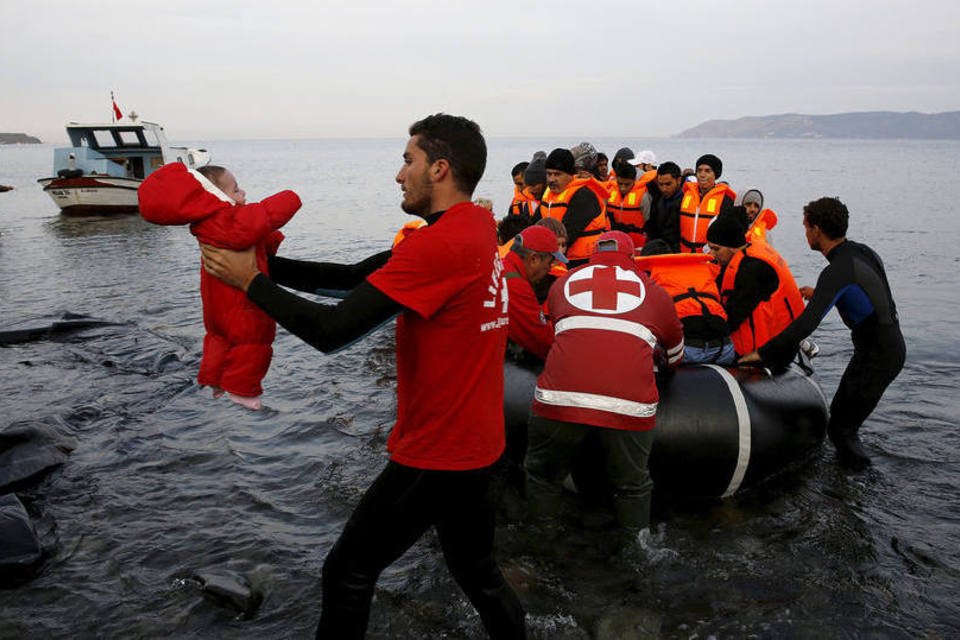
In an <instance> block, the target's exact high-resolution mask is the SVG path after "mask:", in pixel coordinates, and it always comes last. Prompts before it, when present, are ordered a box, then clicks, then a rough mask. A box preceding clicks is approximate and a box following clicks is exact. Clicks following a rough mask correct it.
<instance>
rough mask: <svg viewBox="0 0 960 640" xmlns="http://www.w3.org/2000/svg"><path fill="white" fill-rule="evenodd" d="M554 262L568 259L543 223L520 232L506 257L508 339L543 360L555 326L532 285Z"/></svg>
mask: <svg viewBox="0 0 960 640" xmlns="http://www.w3.org/2000/svg"><path fill="white" fill-rule="evenodd" d="M554 261H558V262H562V263H566V262H567V259H566V258H565V257H564V255H563V254H562V253H561V252H560V244H559V242H558V241H557V234H555V233H554V232H553V231H551V230H550V229H548V228H547V227H545V226H540V225H534V226H532V227H527V228H526V229H524V230H523V231H521V232H520V233H519V234H517V236H516V237H515V238H514V241H513V245H512V246H511V247H510V251H509V252H508V253H507V255H506V256H504V258H503V275H504V277H505V278H506V279H507V293H508V296H509V303H508V311H507V313H508V316H509V318H510V323H509V324H508V325H507V338H508V340H509V341H510V342H512V343H514V344H515V345H516V346H517V347H519V348H521V349H523V350H524V351H526V352H527V353H530V354H533V355H534V356H536V357H537V358H539V359H540V360H546V358H547V352H548V351H549V350H550V344H551V343H552V342H553V326H552V325H551V324H550V323H549V322H548V321H547V319H546V317H545V316H544V314H543V307H542V306H541V305H540V303H539V302H537V296H536V294H534V291H533V285H535V284H536V283H538V282H540V281H541V280H543V279H544V278H545V277H546V275H547V274H548V273H549V272H550V267H551V266H552V265H553V263H554ZM508 349H510V347H509V346H508Z"/></svg>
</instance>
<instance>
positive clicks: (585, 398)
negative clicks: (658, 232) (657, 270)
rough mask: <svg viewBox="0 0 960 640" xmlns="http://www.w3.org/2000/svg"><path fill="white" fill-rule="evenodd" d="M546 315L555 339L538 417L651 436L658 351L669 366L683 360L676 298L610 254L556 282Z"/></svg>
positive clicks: (536, 405)
mask: <svg viewBox="0 0 960 640" xmlns="http://www.w3.org/2000/svg"><path fill="white" fill-rule="evenodd" d="M547 307H548V309H549V311H550V317H551V318H552V319H553V323H554V325H553V327H554V335H555V337H554V342H553V346H552V347H551V348H550V353H549V354H548V355H547V362H546V365H545V366H544V369H543V373H542V374H541V375H540V378H539V379H538V380H537V388H536V391H535V394H534V401H533V413H534V414H535V415H538V416H541V417H543V418H548V419H551V420H560V421H563V422H576V423H579V424H589V425H594V426H598V427H606V428H609V429H628V430H632V431H646V430H649V429H652V428H653V426H654V420H655V416H656V412H657V402H658V401H659V394H658V392H657V385H656V380H655V379H654V373H653V372H654V353H655V350H656V349H657V345H659V346H660V348H661V349H662V350H663V355H664V359H665V360H666V364H667V366H671V367H672V366H675V365H677V364H679V363H680V360H681V358H683V328H682V327H681V325H680V320H678V319H677V312H676V311H675V310H674V306H673V300H671V299H670V295H669V294H667V292H666V291H664V290H663V289H661V288H660V287H659V286H658V285H656V284H654V283H653V282H652V281H651V280H649V279H648V278H647V276H646V274H642V273H639V272H638V271H637V270H636V267H635V266H634V264H633V260H632V259H631V257H630V256H627V255H623V254H619V253H613V252H603V253H595V254H594V255H593V257H591V258H590V262H589V263H587V264H586V265H584V266H582V267H580V268H579V269H574V270H573V271H571V272H570V273H569V274H568V275H566V276H564V277H562V278H560V279H559V280H557V281H556V282H555V283H554V284H553V286H552V287H551V288H550V293H549V295H548V297H547Z"/></svg>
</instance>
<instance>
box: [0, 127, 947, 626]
mask: <svg viewBox="0 0 960 640" xmlns="http://www.w3.org/2000/svg"><path fill="white" fill-rule="evenodd" d="M577 142H580V140H579V139H576V138H568V139H491V140H489V141H488V143H489V148H490V153H489V160H488V165H487V171H486V174H485V177H484V179H483V181H482V182H481V183H480V185H479V187H478V189H477V192H476V194H475V195H477V196H483V197H488V198H491V199H492V200H493V201H494V206H495V208H496V211H497V213H498V215H502V214H503V213H504V212H505V211H506V208H507V206H508V204H509V200H510V197H511V194H512V184H511V178H510V175H509V172H510V168H511V167H512V166H513V165H514V164H515V163H516V162H519V161H522V160H529V159H530V157H531V156H532V154H533V152H534V151H537V150H544V151H547V152H549V151H550V150H551V149H552V148H553V147H556V146H565V147H569V146H572V145H573V144H576V143H577ZM593 142H594V143H595V144H596V145H597V146H598V147H599V148H601V149H602V150H604V151H605V152H606V153H607V155H608V156H611V157H612V156H613V152H615V151H616V149H617V148H619V147H621V146H625V145H626V146H631V147H632V148H633V149H634V150H635V151H638V150H639V149H641V148H650V149H653V150H654V151H655V152H656V154H657V157H658V159H659V160H660V161H661V162H662V161H665V160H675V161H676V162H677V163H678V164H680V165H681V166H683V167H688V166H691V165H692V164H693V162H694V160H695V159H696V158H697V157H698V156H699V155H701V154H703V153H714V154H716V155H718V156H720V157H721V158H722V159H723V162H724V171H723V175H722V179H724V180H728V181H729V182H730V183H731V185H732V186H733V188H734V189H735V190H738V191H743V190H745V189H747V188H751V187H753V188H759V189H760V190H761V191H762V192H763V193H764V196H765V198H766V200H765V205H766V206H768V207H770V208H772V209H774V210H775V211H776V212H777V213H778V215H779V217H780V224H779V225H778V227H777V228H776V229H775V230H774V231H773V232H772V238H773V242H774V244H775V246H776V247H777V248H778V250H779V251H780V252H781V253H782V254H783V256H784V257H785V258H786V259H787V260H788V261H789V263H790V265H791V267H792V268H793V271H794V273H795V275H796V278H797V281H798V283H799V284H801V285H803V284H810V285H813V284H814V283H815V279H816V276H817V274H818V273H819V271H820V269H822V267H823V266H824V264H825V261H824V259H823V257H822V256H821V255H820V254H819V253H814V252H812V251H810V250H809V249H808V247H807V246H806V243H805V241H804V236H803V232H802V226H801V211H802V207H803V205H804V204H805V203H806V202H808V201H810V200H812V199H815V198H817V197H820V196H823V195H830V196H839V197H840V198H841V199H842V200H844V201H845V202H846V203H847V205H848V206H849V208H850V211H851V226H850V232H849V237H850V238H852V239H855V240H858V241H862V242H865V243H867V244H869V245H870V246H872V247H873V248H874V249H876V250H877V251H878V253H879V254H880V255H881V256H882V257H883V259H884V261H885V264H886V268H887V273H888V275H889V278H890V283H891V286H892V288H893V292H894V296H895V298H896V301H897V305H898V308H899V311H900V318H901V323H902V326H903V331H904V334H905V336H906V342H907V353H908V355H907V364H906V367H905V369H904V371H903V373H902V374H901V375H900V377H899V378H898V379H897V380H896V381H895V382H894V383H893V385H892V386H891V387H890V389H889V390H888V391H887V394H886V395H885V397H884V399H883V401H882V402H881V403H880V406H879V407H878V408H877V409H876V411H874V413H873V415H872V416H871V417H870V419H869V420H868V421H867V423H866V425H865V426H864V428H863V440H864V443H865V446H866V449H867V451H868V453H869V454H870V455H871V457H872V458H873V460H874V466H873V468H872V469H871V470H869V471H868V472H866V473H863V474H849V473H846V472H844V471H843V470H841V469H840V468H839V467H838V466H837V464H836V463H835V459H834V455H833V451H832V449H831V448H830V446H829V445H825V446H824V447H823V449H822V450H821V451H820V452H819V453H818V454H817V455H816V456H815V457H814V458H813V459H812V460H811V461H810V462H809V463H808V464H807V465H804V466H802V467H801V468H800V469H797V470H793V471H791V472H790V473H787V474H786V475H785V476H784V477H782V478H778V479H776V480H775V481H774V482H771V483H769V484H768V485H765V486H762V487H760V488H759V489H757V490H755V491H752V492H750V493H747V494H745V495H742V496H737V497H734V498H733V499H730V500H727V501H724V502H712V503H707V504H698V505H661V506H660V508H658V510H657V511H656V512H655V523H654V527H653V530H652V531H651V532H650V533H649V535H645V536H644V537H643V538H642V539H641V540H640V541H638V543H637V545H636V548H635V549H633V550H632V552H631V553H627V554H626V555H624V554H623V553H622V552H621V553H617V554H615V555H612V551H611V546H610V545H609V544H608V540H607V538H608V536H609V535H610V534H609V532H608V531H607V530H605V529H604V528H603V527H602V526H597V525H596V524H595V523H593V522H592V521H591V520H590V519H589V518H586V519H576V518H571V519H566V520H563V521H560V522H558V523H557V525H556V528H555V530H554V531H552V532H548V534H552V535H547V536H543V535H542V534H543V532H542V531H535V530H533V529H531V528H530V527H529V526H527V525H526V524H525V520H524V517H523V507H522V503H521V504H513V505H512V508H511V509H509V510H506V511H505V512H504V513H503V514H502V518H501V524H500V526H499V528H498V532H497V551H498V559H499V562H500V564H501V566H502V567H503V569H504V572H505V574H506V575H507V577H508V579H509V580H510V581H511V583H512V584H513V585H514V588H515V589H516V590H517V592H518V593H519V595H520V598H521V600H522V601H523V603H524V605H525V607H526V609H527V611H528V612H529V627H530V636H531V637H532V638H544V639H546V638H551V639H553V638H586V637H603V638H617V637H658V636H659V637H669V638H692V637H698V638H705V637H717V638H723V637H830V636H833V637H836V636H843V637H854V636H865V637H891V638H901V637H902V638H912V637H917V636H932V637H951V636H954V637H955V636H957V635H958V634H960V600H958V598H957V588H958V586H960V500H958V485H960V482H958V480H960V454H958V453H957V452H958V450H960V435H958V430H957V417H956V414H957V408H958V406H960V403H958V397H960V383H958V377H957V374H958V371H960V365H958V355H960V348H958V346H957V345H958V338H960V328H958V326H960V325H958V322H957V318H958V317H960V303H958V291H960V288H958V286H957V284H956V281H957V279H958V278H957V270H958V267H960V258H958V255H960V254H958V245H960V243H958V240H960V233H958V226H957V219H956V215H955V212H954V211H953V210H952V205H953V201H954V199H955V198H954V197H953V191H954V189H952V188H950V189H948V188H947V187H948V186H949V185H952V184H953V182H954V181H955V180H956V177H957V176H958V175H960V143H957V142H910V141H908V142H896V141H893V142H891V141H883V142H878V141H845V140H829V141H828V140H799V141H798V140H776V141H761V140H744V141H731V140H680V139H635V138H634V139H624V140H593ZM188 144H191V145H195V146H203V147H206V148H207V149H208V150H209V151H210V152H211V154H212V156H213V159H214V162H215V163H217V164H222V165H225V166H227V167H229V168H230V169H231V170H232V171H233V172H234V174H235V175H236V176H237V178H238V179H239V182H240V186H241V187H242V188H244V189H246V191H247V193H248V197H249V198H250V199H251V200H256V199H259V198H261V197H264V196H266V195H269V194H271V193H274V192H276V191H278V190H280V189H286V188H291V189H294V190H296V191H297V193H299V194H300V197H301V198H302V199H303V203H304V205H303V208H302V209H301V210H300V212H299V213H298V214H297V215H296V217H295V218H294V219H293V220H292V221H291V222H290V223H289V224H288V225H287V226H286V227H285V228H284V230H283V231H284V233H285V234H286V236H287V237H286V240H285V241H284V243H283V245H282V247H281V254H282V255H285V256H289V257H294V258H302V259H308V260H336V261H344V262H352V261H358V260H360V259H362V258H364V257H366V256H368V255H370V254H372V253H374V252H377V251H380V250H382V249H383V248H386V247H387V246H388V245H389V242H390V240H391V238H392V236H393V234H394V233H395V231H396V230H397V229H398V228H399V227H400V226H401V225H402V224H403V223H404V222H406V221H407V220H408V217H407V216H406V215H405V214H403V213H402V212H401V210H400V208H399V201H400V192H399V188H398V186H397V185H396V183H395V181H394V176H395V175H396V172H397V170H398V169H399V167H400V164H401V154H402V151H403V145H404V139H403V138H400V137H398V138H397V139H390V140H282V141H198V142H188ZM51 164H52V149H51V147H50V146H47V145H43V146H19V147H0V184H10V185H12V186H14V187H15V190H14V191H11V192H8V193H3V194H0V314H2V316H0V318H2V324H8V323H12V322H17V321H20V320H25V319H31V318H34V319H41V320H42V319H43V318H50V317H52V316H54V315H56V314H59V313H61V312H64V311H70V312H74V313H82V314H87V315H90V316H95V317H97V318H100V319H103V320H107V321H110V322H113V323H116V324H115V325H110V326H102V327H97V328H93V329H89V330H87V331H83V332H80V333H78V334H76V335H72V336H63V337H59V338H56V339H53V340H43V341H37V342H32V343H27V344H21V345H16V346H10V347H6V348H0V428H2V427H6V426H8V425H11V424H16V423H23V422H30V421H38V422H42V423H45V424H48V425H52V426H54V427H55V428H57V429H60V430H62V431H64V432H66V433H69V434H70V435H72V436H74V437H75V438H76V439H77V441H78V442H79V446H78V448H77V449H76V450H75V451H74V452H73V454H72V455H71V457H70V459H69V460H68V462H67V463H66V464H65V465H64V466H63V467H62V468H60V469H58V470H55V471H54V472H52V473H51V474H49V475H48V476H47V477H46V478H45V479H44V480H43V481H42V482H40V483H39V484H37V485H35V486H33V487H30V488H27V489H25V490H24V491H21V492H20V493H19V495H20V497H21V499H22V500H23V501H24V503H25V504H26V505H27V507H28V510H29V511H30V513H31V515H32V516H33V517H34V520H35V522H36V524H37V527H38V532H39V534H40V537H41V540H42V541H43V544H44V546H45V547H46V549H47V551H48V552H49V559H48V560H47V562H46V564H45V565H44V568H43V570H42V572H41V573H40V575H39V576H38V577H36V578H35V579H34V580H33V581H31V582H29V583H27V584H25V585H23V586H20V587H18V588H16V589H12V590H6V591H0V638H39V637H77V638H94V637H96V638H159V637H176V638H257V639H262V638H304V637H312V633H313V628H314V626H315V624H316V621H317V619H318V616H319V604H320V601H321V589H320V584H319V577H320V572H321V567H322V564H323V559H324V557H325V555H326V553H327V551H328V550H329V549H330V547H331V545H332V544H333V542H334V541H335V539H336V537H337V535H338V534H339V532H340V530H341V529H342V527H343V524H344V522H345V520H346V518H347V517H348V516H349V514H350V512H351V510H352V508H353V507H354V506H355V505H356V503H357V500H358V498H359V497H360V495H361V494H362V492H363V491H364V489H365V488H366V487H367V486H368V485H369V484H370V482H371V480H372V479H373V478H374V477H375V476H376V474H377V473H378V472H379V470H380V469H381V468H382V467H383V465H384V463H385V461H386V456H385V442H386V438H387V435H388V433H389V431H390V428H391V426H392V424H393V420H394V415H395V410H396V404H395V372H394V356H393V335H392V328H391V327H387V328H384V329H381V330H379V331H377V332H376V333H374V334H373V335H371V336H369V337H367V338H366V339H364V340H362V341H360V342H359V343H357V344H356V345H354V346H352V347H351V348H349V349H346V350H344V351H342V352H340V353H337V354H335V355H331V356H327V355H323V354H320V353H319V352H316V351H315V350H313V349H312V348H310V347H309V346H307V345H305V344H303V343H301V342H300V341H299V340H298V339H296V338H294V337H292V336H290V335H289V334H288V333H286V332H285V331H283V330H280V331H279V332H278V337H277V340H276V342H275V344H274V348H275V355H274V361H273V364H272V367H271V369H270V372H269V374H268V375H267V377H266V379H265V380H264V388H265V395H264V402H265V404H266V406H267V409H266V410H264V411H262V412H259V413H252V412H248V411H246V410H244V409H241V408H239V407H237V406H235V405H233V404H231V403H230V402H229V401H226V400H224V399H221V400H219V401H217V400H213V399H212V398H211V397H210V394H209V390H207V389H199V388H198V387H197V385H196V382H195V377H196V372H197V367H198V363H199V359H200V354H201V339H202V335H203V332H202V324H201V306H200V299H199V292H198V281H199V260H198V252H197V246H196V241H195V240H194V238H193V237H192V236H191V235H190V234H189V232H188V231H187V229H185V228H182V227H158V226H153V225H150V224H147V223H145V222H143V221H142V220H141V219H140V218H139V217H136V216H123V217H113V218H109V217H106V218H99V217H90V218H81V219H76V218H69V217H65V216H62V215H61V214H60V213H59V212H58V210H57V208H56V207H55V205H54V204H53V203H52V201H50V199H49V198H48V197H47V196H46V195H45V194H44V193H42V191H41V190H40V187H39V186H38V185H37V184H36V182H35V180H36V178H39V177H44V176H46V175H48V174H49V172H50V167H51ZM454 259H456V258H455V256H451V260H454ZM814 339H815V340H816V341H817V342H818V344H819V346H820V348H821V352H820V356H819V357H818V358H817V359H816V361H815V364H816V369H817V373H818V375H819V378H820V381H821V383H822V385H823V388H824V391H825V392H826V394H827V395H828V397H829V396H832V394H833V392H834V390H835V389H836V386H837V383H838V381H839V377H840V375H841V373H842V371H843V367H844V365H845V363H846V361H847V360H848V358H849V357H850V355H851V344H850V340H849V334H848V332H847V330H846V328H845V327H844V326H843V324H842V323H841V322H840V320H839V318H838V317H837V316H836V313H835V312H832V313H831V314H830V315H829V316H828V317H827V318H826V320H825V321H824V322H823V324H822V325H821V327H820V328H819V329H818V330H817V332H816V333H815V334H814ZM695 472H696V469H690V473H695ZM203 572H214V573H221V574H226V575H232V576H239V577H242V579H244V580H246V581H247V582H249V583H250V584H251V585H252V586H253V588H254V589H255V590H256V591H258V592H260V593H262V594H263V602H262V604H260V606H259V608H257V609H255V610H253V611H248V612H246V614H242V613H240V612H238V611H236V610H233V609H231V608H229V607H225V606H223V605H222V604H218V603H216V602H212V601H210V600H208V599H205V598H203V597H202V596H201V593H200V590H199V587H198V586H197V582H196V580H195V579H194V576H195V574H197V573H203ZM483 636H484V634H483V629H482V626H481V625H480V622H479V619H478V618H477V616H476V614H475V612H474V611H473V608H472V607H471V606H470V604H469V603H468V602H467V601H466V600H465V598H464V597H463V595H462V593H461V592H460V591H459V589H458V588H457V587H456V585H455V583H454V582H453V580H452V579H451V578H450V576H449V574H448V572H447V570H446V568H445V565H444V562H443V560H442V557H441V555H440V552H439V548H438V545H437V543H436V540H435V538H434V537H433V535H427V536H425V537H424V538H423V539H422V540H421V541H420V542H419V543H418V544H417V545H416V546H414V547H413V548H412V549H411V550H410V551H409V552H408V553H407V554H406V555H404V556H403V557H402V558H401V559H400V560H399V561H398V562H396V563H395V564H394V565H393V566H392V567H391V568H390V569H388V570H387V571H386V572H385V573H384V574H383V576H382V577H381V579H380V581H379V583H378V587H377V592H376V597H375V600H374V604H373V611H372V616H371V622H370V631H369V637H371V638H460V637H466V638H474V637H483Z"/></svg>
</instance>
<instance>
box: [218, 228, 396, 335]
mask: <svg viewBox="0 0 960 640" xmlns="http://www.w3.org/2000/svg"><path fill="white" fill-rule="evenodd" d="M201 251H202V253H203V268H204V269H205V270H206V271H207V273H209V274H211V275H213V276H215V277H217V278H219V279H221V280H223V281H224V282H225V283H227V284H229V285H231V286H233V287H237V288H238V289H241V290H243V291H246V293H247V297H248V298H249V299H250V300H251V301H253V302H254V303H255V304H256V305H257V306H259V307H260V308H261V309H263V310H264V311H265V312H266V313H267V315H269V316H270V317H271V318H273V319H274V320H276V321H277V322H278V323H279V324H280V326H282V327H284V328H285V329H287V330H288V331H289V332H290V333H292V334H294V335H295V336H297V337H298V338H300V339H301V340H303V341H304V342H306V343H308V344H310V345H312V346H313V347H315V348H317V349H319V350H320V351H323V352H325V353H328V352H330V351H334V350H336V349H339V348H341V347H344V346H346V345H348V344H350V343H352V342H353V341H355V340H356V339H357V338H360V337H361V336H363V335H365V334H366V333H368V332H369V331H370V330H372V329H374V328H376V327H377V326H379V325H380V324H382V323H383V322H386V321H387V320H389V319H390V318H391V317H393V316H394V315H395V314H396V313H398V312H399V311H401V310H402V309H403V308H402V307H401V306H400V305H399V304H397V303H396V302H395V301H394V300H392V299H391V298H389V297H388V296H387V295H385V294H384V293H382V292H381V291H380V290H379V289H377V288H376V287H374V286H373V285H371V284H369V283H367V282H363V283H361V284H360V285H358V286H357V287H356V288H354V290H353V291H351V292H350V295H349V296H347V298H346V299H344V300H342V301H341V302H340V303H339V304H337V305H328V304H320V303H317V302H312V301H310V300H305V299H304V298H301V297H300V296H298V295H296V294H294V293H291V292H289V291H286V290H285V289H283V288H281V287H280V286H279V285H277V284H276V283H274V282H272V281H271V280H270V279H269V278H268V277H267V276H265V275H263V274H262V273H260V272H259V271H258V270H257V265H256V259H255V257H254V253H253V250H252V249H248V250H246V251H230V250H227V249H218V248H216V247H211V246H209V245H201Z"/></svg>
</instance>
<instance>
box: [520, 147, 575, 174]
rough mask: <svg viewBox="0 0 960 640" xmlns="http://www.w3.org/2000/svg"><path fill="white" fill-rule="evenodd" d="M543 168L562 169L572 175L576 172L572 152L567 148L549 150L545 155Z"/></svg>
mask: <svg viewBox="0 0 960 640" xmlns="http://www.w3.org/2000/svg"><path fill="white" fill-rule="evenodd" d="M531 164H532V163H531ZM544 169H545V170H546V169H553V170H554V171H562V172H564V173H569V174H570V175H573V174H574V173H576V169H575V168H574V165H573V154H572V153H570V150H569V149H554V150H553V151H551V152H550V155H548V156H547V161H546V164H545V165H544Z"/></svg>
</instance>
